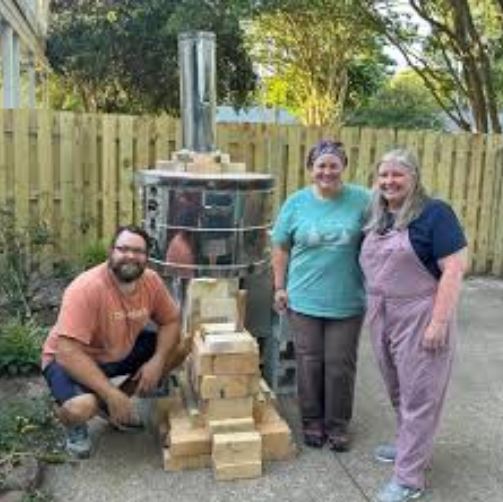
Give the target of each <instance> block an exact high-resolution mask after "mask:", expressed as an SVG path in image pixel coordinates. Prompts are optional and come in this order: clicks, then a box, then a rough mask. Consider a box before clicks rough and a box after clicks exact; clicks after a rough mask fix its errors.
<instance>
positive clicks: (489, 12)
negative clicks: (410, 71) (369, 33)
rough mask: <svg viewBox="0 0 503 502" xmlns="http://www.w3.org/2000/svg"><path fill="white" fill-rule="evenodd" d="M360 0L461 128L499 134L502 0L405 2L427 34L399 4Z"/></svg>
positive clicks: (379, 28)
mask: <svg viewBox="0 0 503 502" xmlns="http://www.w3.org/2000/svg"><path fill="white" fill-rule="evenodd" d="M358 3H359V4H360V7H361V8H362V15H366V16H368V17H369V19H371V20H372V22H373V23H374V27H375V29H376V30H377V31H379V32H380V33H382V35H383V36H384V37H385V38H386V39H387V40H388V41H389V42H390V43H391V44H393V45H394V46H395V47H396V48H397V49H398V50H399V51H400V52H401V53H402V54H403V56H404V57H405V59H406V61H407V62H408V64H409V65H410V66H411V67H412V68H414V70H415V71H416V72H417V73H418V75H420V76H421V78H422V79H423V82H424V84H425V85H426V87H427V88H428V89H429V91H430V92H431V94H432V95H433V96H434V97H435V99H436V100H437V102H438V103H439V105H440V106H441V107H442V109H443V110H444V111H445V113H446V114H447V115H448V116H449V117H450V118H451V119H452V120H453V121H454V122H455V123H456V124H457V125H458V126H459V127H460V128H461V129H464V130H468V131H469V130H476V131H479V132H488V131H494V132H501V123H500V120H499V116H498V109H499V107H500V106H501V104H502V101H501V94H499V93H498V90H497V87H496V84H497V82H498V81H501V73H502V70H501V55H502V49H503V46H502V30H503V1H502V0H487V1H484V2H480V1H477V0H422V1H418V0H409V1H408V5H409V8H410V11H412V12H414V14H415V16H416V17H417V18H419V19H421V20H422V23H423V24H424V25H426V26H427V27H428V29H427V30H426V32H425V33H421V31H420V29H419V25H418V23H416V22H414V21H413V20H411V17H410V14H408V13H407V12H403V11H402V12H397V11H396V10H393V9H394V7H396V4H397V2H393V1H377V2H376V1H373V0H368V1H366V0H364V1H360V2H358Z"/></svg>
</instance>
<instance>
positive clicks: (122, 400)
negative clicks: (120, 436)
mask: <svg viewBox="0 0 503 502" xmlns="http://www.w3.org/2000/svg"><path fill="white" fill-rule="evenodd" d="M105 401H106V403H107V407H108V414H109V415H110V422H112V423H113V424H115V425H118V426H119V425H121V424H130V423H133V421H134V419H135V416H134V409H133V403H132V402H131V399H130V398H129V397H128V396H127V395H126V394H124V392H122V391H121V390H119V389H117V388H116V387H112V388H111V389H110V390H109V391H108V392H107V395H106V398H105Z"/></svg>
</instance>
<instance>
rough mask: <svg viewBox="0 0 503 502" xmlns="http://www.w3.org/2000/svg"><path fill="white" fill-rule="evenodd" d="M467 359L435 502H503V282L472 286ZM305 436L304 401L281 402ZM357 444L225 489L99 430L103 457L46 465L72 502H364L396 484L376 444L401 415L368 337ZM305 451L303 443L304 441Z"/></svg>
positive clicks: (459, 371) (435, 471)
mask: <svg viewBox="0 0 503 502" xmlns="http://www.w3.org/2000/svg"><path fill="white" fill-rule="evenodd" d="M459 327H460V329H459V341H458V357H457V361H456V364H455V367H454V372H453V377H452V380H451V385H450V389H449V394H448V400H447V403H446V408H445V411H444V415H443V420H442V424H441V429H440V432H439V435H438V439H437V442H436V448H435V454H434V458H433V466H432V470H431V472H430V475H429V481H430V484H431V489H430V490H428V492H427V493H426V495H425V496H424V500H427V501H431V502H451V501H452V502H468V501H473V502H475V501H484V502H501V500H503V385H502V383H503V281H496V280H491V279H481V278H474V279H468V280H467V281H466V282H465V286H464V292H463V297H462V301H461V307H460V311H459ZM281 402H282V406H283V411H284V416H285V417H286V418H287V420H288V421H289V422H290V424H291V425H292V428H293V429H294V431H295V434H296V437H297V438H298V437H299V435H298V429H299V420H298V413H297V409H296V405H295V400H293V399H291V398H289V399H282V400H281ZM352 430H353V433H354V446H353V449H352V450H351V451H350V452H348V453H343V454H337V455H334V454H333V453H332V452H330V451H328V450H327V449H324V450H322V451H319V450H312V449H305V448H302V447H301V448H300V452H299V455H298V457H297V458H296V459H294V460H291V461H288V462H275V463H269V464H266V465H265V469H264V476H263V477H261V478H259V479H254V480H247V481H236V482H221V483H217V482H215V481H214V480H213V475H212V472H211V470H210V469H204V470H200V471H185V472H182V473H167V472H164V471H163V470H162V467H161V455H160V448H159V447H158V445H157V444H156V442H155V441H154V439H153V437H152V436H151V435H148V434H147V433H142V434H138V435H124V434H121V433H118V432H115V431H112V430H111V429H110V428H109V427H108V426H106V425H104V424H103V423H101V422H97V423H95V424H94V427H93V433H94V437H95V440H96V441H97V451H96V453H95V455H94V456H93V458H91V459H90V460H87V461H82V462H79V463H76V464H65V465H60V466H50V467H49V468H47V471H46V475H45V481H44V485H43V488H44V489H45V490H46V491H48V492H49V493H52V495H53V496H54V499H55V500H56V501H64V502H67V501H72V502H101V501H103V502H105V501H107V502H140V501H142V502H150V501H160V500H177V501H181V502H192V501H193V502H201V501H203V500H204V502H238V501H239V502H253V501H260V502H266V501H275V502H282V501H285V502H286V501H292V502H295V501H299V502H300V501H302V502H310V501H313V502H315V501H316V502H320V501H330V502H365V501H368V500H371V498H372V495H373V494H374V493H375V491H376V489H377V488H378V487H379V486H380V485H381V483H383V482H384V481H386V480H387V479H388V477H389V476H390V474H391V467H390V466H388V465H382V464H378V463H376V462H375V461H374V460H373V459H372V455H371V452H372V450H373V448H374V446H375V445H376V444H377V443H378V442H380V441H382V440H389V439H391V438H392V437H393V417H392V413H391V409H390V406H389V404H388V402H387V399H386V397H385V393H384V388H383V385H382V383H381V379H380V376H379V375H378V372H377V369H376V366H375V363H374V360H373V357H372V354H371V352H370V346H369V343H368V333H367V332H364V333H363V337H362V344H361V350H360V361H359V373H358V383H357V394H356V406H355V418H354V421H353V426H352ZM299 444H300V443H299Z"/></svg>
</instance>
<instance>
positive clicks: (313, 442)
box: [304, 432, 325, 448]
mask: <svg viewBox="0 0 503 502" xmlns="http://www.w3.org/2000/svg"><path fill="white" fill-rule="evenodd" d="M304 444H305V445H306V446H309V447H310V448H323V445H324V444H325V436H324V435H323V434H315V433H313V432H304Z"/></svg>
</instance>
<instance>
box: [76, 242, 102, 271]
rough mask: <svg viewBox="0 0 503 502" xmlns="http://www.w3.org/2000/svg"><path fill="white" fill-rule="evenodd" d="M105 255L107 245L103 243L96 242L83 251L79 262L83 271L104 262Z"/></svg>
mask: <svg viewBox="0 0 503 502" xmlns="http://www.w3.org/2000/svg"><path fill="white" fill-rule="evenodd" d="M107 255H108V249H107V245H106V244H105V243H104V242H103V241H96V242H93V243H92V244H89V245H88V246H86V247H85V248H84V249H83V251H82V253H81V255H80V262H81V264H82V266H83V267H84V269H85V270H87V269H88V268H91V267H94V266H95V265H98V264H99V263H103V262H104V261H106V259H107Z"/></svg>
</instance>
